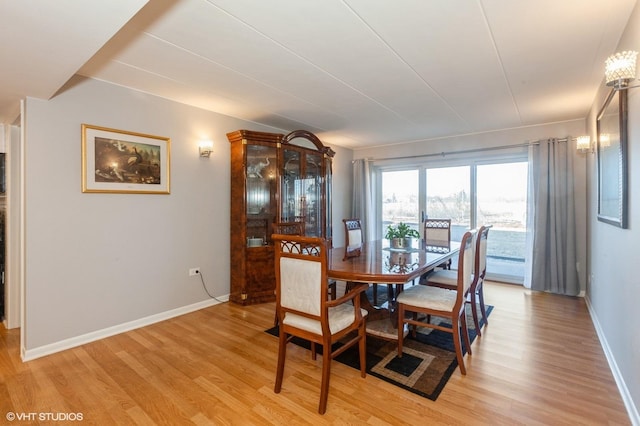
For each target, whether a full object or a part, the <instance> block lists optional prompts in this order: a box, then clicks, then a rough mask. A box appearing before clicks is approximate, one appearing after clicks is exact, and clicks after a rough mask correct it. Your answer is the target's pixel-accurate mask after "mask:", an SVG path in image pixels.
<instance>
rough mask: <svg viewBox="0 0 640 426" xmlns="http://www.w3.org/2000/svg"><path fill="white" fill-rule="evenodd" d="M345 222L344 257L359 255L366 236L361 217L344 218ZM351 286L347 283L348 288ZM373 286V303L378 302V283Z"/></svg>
mask: <svg viewBox="0 0 640 426" xmlns="http://www.w3.org/2000/svg"><path fill="white" fill-rule="evenodd" d="M342 222H343V223H344V235H345V254H344V258H345V259H348V258H349V257H357V256H359V255H360V249H361V248H362V243H363V242H364V238H363V235H362V222H361V221H360V219H356V218H352V219H342ZM349 286H350V284H349V283H347V288H348V287H349ZM372 286H373V304H374V305H377V304H378V284H372Z"/></svg>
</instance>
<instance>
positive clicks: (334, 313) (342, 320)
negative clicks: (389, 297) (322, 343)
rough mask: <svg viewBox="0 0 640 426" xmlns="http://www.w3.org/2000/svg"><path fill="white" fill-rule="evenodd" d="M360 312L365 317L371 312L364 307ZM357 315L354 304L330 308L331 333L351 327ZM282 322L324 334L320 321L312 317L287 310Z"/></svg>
mask: <svg viewBox="0 0 640 426" xmlns="http://www.w3.org/2000/svg"><path fill="white" fill-rule="evenodd" d="M360 312H362V316H363V317H364V316H366V315H367V314H368V313H369V312H367V310H366V309H362V308H361V309H360ZM355 317H356V314H355V311H354V308H353V305H349V304H344V305H339V306H335V307H333V308H329V330H330V331H331V334H336V333H337V332H339V331H342V330H344V329H345V328H347V327H349V326H350V325H351V324H353V322H354V321H355ZM282 322H283V324H286V325H290V326H292V327H296V328H300V329H302V330H306V331H310V332H312V333H315V334H320V335H321V334H322V327H321V326H320V321H316V320H314V319H311V318H307V317H303V316H301V315H296V314H293V313H291V312H287V314H286V315H285V317H284V320H283V321H282Z"/></svg>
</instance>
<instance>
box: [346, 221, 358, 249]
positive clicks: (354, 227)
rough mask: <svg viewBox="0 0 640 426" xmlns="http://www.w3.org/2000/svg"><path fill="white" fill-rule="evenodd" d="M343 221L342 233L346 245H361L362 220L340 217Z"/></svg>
mask: <svg viewBox="0 0 640 426" xmlns="http://www.w3.org/2000/svg"><path fill="white" fill-rule="evenodd" d="M342 222H344V235H345V238H346V244H345V245H346V246H347V247H350V246H361V245H362V222H360V219H342Z"/></svg>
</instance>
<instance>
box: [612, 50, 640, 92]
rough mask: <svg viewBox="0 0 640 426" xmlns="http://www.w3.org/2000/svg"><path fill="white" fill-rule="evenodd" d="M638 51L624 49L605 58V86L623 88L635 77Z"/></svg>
mask: <svg viewBox="0 0 640 426" xmlns="http://www.w3.org/2000/svg"><path fill="white" fill-rule="evenodd" d="M637 57H638V52H635V51H633V50H625V51H624V52H618V53H616V54H613V55H611V56H609V57H608V58H607V60H606V61H605V62H604V64H605V72H604V75H605V80H606V81H607V86H613V88H614V89H618V90H619V89H625V88H627V86H628V85H629V82H630V81H631V80H635V78H636V59H637Z"/></svg>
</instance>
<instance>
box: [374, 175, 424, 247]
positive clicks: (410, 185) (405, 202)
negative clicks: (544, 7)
mask: <svg viewBox="0 0 640 426" xmlns="http://www.w3.org/2000/svg"><path fill="white" fill-rule="evenodd" d="M418 183H419V182H418V170H402V171H394V172H382V235H384V234H385V232H386V229H387V226H388V225H389V224H395V223H399V222H404V223H407V224H408V225H410V226H411V227H412V228H414V229H416V230H418V231H419V230H420V226H419V225H420V223H419V219H418Z"/></svg>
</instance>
